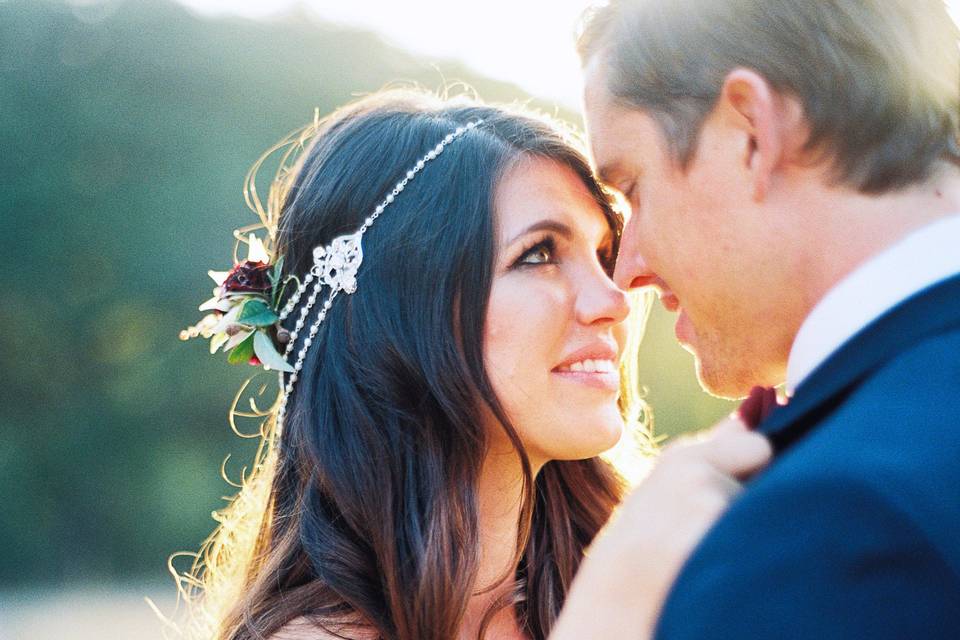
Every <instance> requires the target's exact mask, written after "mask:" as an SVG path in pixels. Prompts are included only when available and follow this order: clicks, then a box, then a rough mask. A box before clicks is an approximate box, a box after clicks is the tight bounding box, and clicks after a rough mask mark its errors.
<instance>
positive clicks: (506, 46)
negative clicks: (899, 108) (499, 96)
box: [179, 0, 960, 109]
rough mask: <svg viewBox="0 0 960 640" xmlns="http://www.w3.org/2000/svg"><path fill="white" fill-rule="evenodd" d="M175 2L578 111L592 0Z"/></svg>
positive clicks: (953, 0) (952, 2)
mask: <svg viewBox="0 0 960 640" xmlns="http://www.w3.org/2000/svg"><path fill="white" fill-rule="evenodd" d="M179 1H180V2H181V3H182V4H185V5H187V6H188V7H190V8H191V9H193V10H194V11H196V12H198V13H201V14H204V15H221V14H233V15H241V16H246V17H250V18H268V17H270V16H271V15H276V14H277V13H282V12H285V11H289V10H290V9H291V8H293V7H294V6H296V5H298V4H299V5H303V6H305V7H307V8H309V9H310V10H311V11H312V12H313V13H315V14H316V15H317V16H318V17H319V18H320V19H322V20H325V21H330V22H339V23H341V24H346V25H350V26H356V27H363V28H367V29H370V30H372V31H376V32H378V33H380V34H381V36H382V37H383V38H384V39H385V40H387V41H389V42H392V43H394V44H397V45H399V46H401V47H403V48H404V49H408V50H410V51H412V52H414V53H418V54H421V55H423V56H425V57H427V58H430V57H436V58H437V59H444V58H454V59H459V60H460V61H462V62H464V63H466V64H467V65H468V66H470V67H472V68H473V69H475V70H476V71H479V72H481V73H482V74H484V75H487V76H490V77H492V78H496V79H498V80H506V81H509V82H514V83H516V84H518V85H520V86H521V87H523V88H524V89H526V90H527V91H529V92H530V93H531V94H533V95H537V96H540V97H543V98H547V99H550V100H555V101H557V102H559V103H561V104H563V105H565V106H567V107H570V108H573V109H579V105H580V65H579V61H578V60H577V56H576V53H575V51H574V47H573V40H574V33H575V29H576V25H577V21H578V18H579V16H580V14H581V13H582V12H583V10H584V8H586V7H587V6H589V5H590V4H592V2H591V0H483V1H482V2H478V1H477V0H473V1H472V2H469V3H468V2H466V1H464V0H392V1H390V0H347V1H346V2H336V1H333V0H179ZM947 6H948V8H949V10H950V12H951V14H952V15H953V17H954V19H955V20H960V0H948V1H947ZM441 71H442V67H441Z"/></svg>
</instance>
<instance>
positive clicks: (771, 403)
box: [737, 387, 783, 429]
mask: <svg viewBox="0 0 960 640" xmlns="http://www.w3.org/2000/svg"><path fill="white" fill-rule="evenodd" d="M781 406H783V403H781V402H780V401H779V399H778V398H777V390H776V389H774V388H773V387H754V388H753V389H751V390H750V395H749V396H747V399H746V400H744V401H743V404H741V405H740V408H739V409H737V415H739V416H740V419H741V420H743V421H744V422H745V423H746V425H747V426H748V427H750V428H751V429H754V428H756V427H757V425H759V424H760V423H761V422H763V421H764V420H766V418H767V416H768V415H770V414H771V413H772V412H773V410H774V409H776V408H777V407H781Z"/></svg>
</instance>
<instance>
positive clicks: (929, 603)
mask: <svg viewBox="0 0 960 640" xmlns="http://www.w3.org/2000/svg"><path fill="white" fill-rule="evenodd" d="M759 429H760V431H762V432H764V433H766V434H767V435H768V436H770V438H771V440H772V441H773V443H774V449H775V451H776V452H777V458H776V460H775V461H774V463H773V464H772V465H771V467H770V468H769V469H768V470H767V471H765V472H763V473H762V474H761V475H760V476H759V477H757V478H756V479H754V480H753V481H751V482H750V483H749V485H748V486H747V489H746V491H744V493H743V494H742V495H741V496H740V497H739V498H738V499H737V500H736V501H735V502H734V503H733V505H731V507H730V509H729V510H728V511H727V513H726V514H725V515H724V516H723V517H721V519H720V520H719V521H718V522H717V523H716V525H715V526H714V527H713V528H712V529H711V530H710V532H708V534H707V536H706V537H705V538H704V540H703V541H702V542H701V544H700V545H699V546H698V547H697V549H696V550H695V551H694V553H693V555H692V556H691V557H690V559H689V560H688V561H687V563H686V564H685V566H684V567H683V569H682V570H681V573H680V576H679V577H678V579H677V581H676V583H675V584H674V586H673V588H672V590H671V592H670V594H669V596H668V598H667V602H666V604H665V606H664V609H663V611H662V614H661V617H660V621H659V624H658V627H657V632H656V638H657V639H658V640H704V639H708V638H743V639H751V640H752V639H759V638H782V639H793V638H796V639H800V638H803V639H805V640H806V639H810V638H816V639H817V640H823V639H827V638H844V639H846V638H865V639H870V640H878V639H887V638H891V639H892V638H896V639H898V640H900V639H919V638H934V639H936V638H951V639H956V638H960V276H954V277H952V278H950V279H948V280H946V281H944V282H941V283H939V284H937V285H934V286H933V287H930V288H929V289H927V290H925V291H922V292H920V293H918V294H917V295H915V296H913V297H912V298H911V299H909V300H907V301H905V302H904V303H902V304H900V305H899V306H897V307H896V308H894V309H893V310H891V311H890V312H888V313H887V314H885V315H884V316H883V317H881V318H879V319H878V320H877V321H875V322H873V323H872V324H871V325H870V326H868V327H866V328H865V329H864V330H862V331H861V332H860V333H859V334H858V335H856V336H855V337H854V338H852V339H851V340H849V341H848V342H847V343H846V344H845V345H844V346H843V347H841V348H840V349H839V350H838V351H837V352H836V353H834V354H833V355H832V356H831V357H830V358H829V359H828V360H827V361H826V362H824V363H823V364H822V365H821V366H820V367H819V368H817V370H816V371H815V372H813V373H812V374H811V376H810V377H809V378H807V380H806V381H805V382H804V383H803V384H801V386H800V387H799V388H797V389H796V392H795V393H794V397H793V398H792V399H791V402H790V404H789V405H788V406H786V407H783V408H781V409H777V410H776V411H774V412H773V414H771V415H770V416H769V417H768V418H767V420H766V421H765V422H764V423H763V424H761V425H760V427H759Z"/></svg>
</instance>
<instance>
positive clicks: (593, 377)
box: [551, 359, 620, 391]
mask: <svg viewBox="0 0 960 640" xmlns="http://www.w3.org/2000/svg"><path fill="white" fill-rule="evenodd" d="M551 373H553V374H554V375H557V376H560V378H561V379H562V380H565V381H567V382H574V383H577V384H583V385H586V386H588V387H593V388H595V389H604V390H607V391H617V390H619V389H620V371H619V370H618V369H617V363H616V362H615V361H614V360H591V359H587V360H582V361H577V362H574V363H572V364H570V365H568V366H563V367H557V368H555V369H554V370H553V371H552V372H551Z"/></svg>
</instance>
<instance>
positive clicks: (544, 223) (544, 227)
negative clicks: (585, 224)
mask: <svg viewBox="0 0 960 640" xmlns="http://www.w3.org/2000/svg"><path fill="white" fill-rule="evenodd" d="M535 231H553V232H554V233H556V234H557V235H560V236H563V237H564V238H566V239H568V240H569V239H570V238H572V237H573V229H571V228H570V227H568V226H567V225H565V224H563V223H562V222H559V221H557V220H551V219H546V220H541V221H539V222H535V223H533V224H532V225H530V226H529V227H527V228H526V229H524V230H523V231H521V232H520V233H518V234H517V235H515V236H514V237H513V239H512V240H511V241H510V242H509V244H513V243H514V242H516V241H517V240H519V239H520V238H522V237H523V236H525V235H527V234H529V233H533V232H535Z"/></svg>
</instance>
